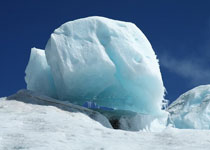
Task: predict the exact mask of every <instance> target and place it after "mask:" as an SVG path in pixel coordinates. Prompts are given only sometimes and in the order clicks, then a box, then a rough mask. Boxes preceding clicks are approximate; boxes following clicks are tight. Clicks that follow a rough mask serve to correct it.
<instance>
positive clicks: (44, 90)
mask: <svg viewBox="0 0 210 150" xmlns="http://www.w3.org/2000/svg"><path fill="white" fill-rule="evenodd" d="M25 73H26V76H25V81H26V84H27V89H29V90H32V91H36V92H39V93H41V94H45V95H48V96H51V97H54V98H56V97H57V92H56V90H55V85H54V81H53V77H52V74H51V69H50V67H49V65H48V63H47V60H46V57H45V51H44V50H41V49H37V48H32V49H31V56H30V59H29V63H28V65H27V67H26V70H25Z"/></svg>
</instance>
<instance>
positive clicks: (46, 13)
mask: <svg viewBox="0 0 210 150" xmlns="http://www.w3.org/2000/svg"><path fill="white" fill-rule="evenodd" d="M87 16H104V17H108V18H112V19H118V20H122V21H129V22H133V23H135V24H136V25H137V26H138V27H139V28H140V29H141V30H142V31H143V32H144V34H145V35H146V36H147V38H148V39H149V41H150V42H151V44H152V46H153V48H154V50H155V52H156V54H157V56H158V58H159V59H160V65H161V72H162V76H163V81H164V84H165V87H166V89H167V91H168V94H167V95H166V98H168V99H170V100H171V101H173V100H175V99H176V98H177V97H178V96H179V95H180V94H182V93H183V92H185V91H187V90H189V89H191V88H193V87H195V86H197V85H200V84H208V83H210V68H209V66H210V30H209V29H210V1H208V0H197V1H194V0H127V1H125V0H124V1H123V0H121V1H118V0H112V1H110V0H94V1H93V0H92V1H91V0H83V1H82V0H74V1H73V0H57V1H53V0H16V1H10V0H7V1H0V56H1V57H0V69H1V72H0V97H2V96H8V95H10V94H12V93H14V92H16V91H17V90H19V89H21V88H25V87H26V85H25V82H24V76H25V73H24V71H25V67H26V65H27V63H28V59H29V55H30V49H31V48H32V47H37V48H41V49H44V47H45V45H46V42H47V40H48V39H49V36H50V34H51V33H52V32H53V30H54V29H56V28H57V27H59V26H60V25H61V24H63V23H65V22H67V21H70V20H74V19H78V18H82V17H87Z"/></svg>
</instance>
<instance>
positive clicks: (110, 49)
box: [25, 17, 165, 115]
mask: <svg viewBox="0 0 210 150" xmlns="http://www.w3.org/2000/svg"><path fill="white" fill-rule="evenodd" d="M38 51H39V52H41V53H42V55H39V53H37V52H38ZM43 52H45V54H44V53H43ZM31 53H32V54H31V57H33V55H34V56H35V57H36V58H35V59H33V58H31V59H30V60H29V64H28V66H27V68H26V78H25V79H26V83H27V89H29V90H33V91H37V92H42V94H45V95H47V96H50V97H53V98H58V99H59V100H63V101H70V102H71V103H74V104H79V105H83V104H84V103H85V102H87V101H91V102H95V103H97V104H98V105H100V106H104V107H109V108H114V109H119V110H130V111H134V112H139V113H144V114H152V115H154V114H155V115H158V114H162V113H163V111H162V110H161V105H162V100H163V99H164V92H165V88H164V85H163V81H162V77H161V73H160V69H159V63H158V59H157V58H156V55H155V52H154V51H153V49H152V46H151V44H150V43H149V41H148V39H147V38H146V37H145V35H144V34H143V33H142V32H141V30H140V29H139V28H138V27H137V26H136V25H135V24H133V23H130V22H123V21H117V20H112V19H108V18H104V17H87V18H82V19H78V20H74V21H70V22H67V23H65V24H63V25H61V26H60V27H59V28H58V29H56V30H55V31H54V32H53V33H52V34H51V36H50V39H49V40H48V42H47V45H46V47H45V51H41V50H38V49H36V50H35V49H32V52H31ZM33 53H34V54H33ZM40 64H41V65H40Z"/></svg>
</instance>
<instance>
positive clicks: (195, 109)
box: [168, 85, 210, 129]
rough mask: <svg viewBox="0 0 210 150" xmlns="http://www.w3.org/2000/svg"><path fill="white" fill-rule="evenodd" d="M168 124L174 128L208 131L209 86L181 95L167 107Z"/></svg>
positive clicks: (209, 126)
mask: <svg viewBox="0 0 210 150" xmlns="http://www.w3.org/2000/svg"><path fill="white" fill-rule="evenodd" d="M168 111H169V113H170V114H171V115H170V122H171V123H172V124H174V126H175V127H176V128H182V129H183V128H184V129H189V128H190V129H210V85H201V86H198V87H196V88H194V89H192V90H190V91H188V92H186V93H184V94H182V95H181V96H180V97H179V98H178V99H177V100H176V101H174V102H173V103H172V104H171V105H170V106H169V107H168Z"/></svg>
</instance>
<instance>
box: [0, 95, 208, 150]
mask: <svg viewBox="0 0 210 150" xmlns="http://www.w3.org/2000/svg"><path fill="white" fill-rule="evenodd" d="M29 94H31V93H30V92H29V93H28V92H26V93H24V91H21V92H18V93H17V95H16V96H15V95H13V96H10V97H9V99H10V100H8V98H0V129H1V130H0V149H1V150H20V149H24V150H26V149H27V150H46V149H49V150H67V149H71V150H92V149H95V150H102V149H103V150H116V149H119V150H130V149H132V150H139V149H143V150H154V149H158V150H169V149H170V150H180V149H184V150H209V147H210V142H209V139H210V131H209V130H198V129H197V130H195V129H193V130H192V129H188V130H186V129H182V130H180V129H176V128H171V127H168V128H166V129H164V130H163V131H161V132H148V131H147V130H143V131H139V132H129V131H123V130H113V129H110V128H106V127H104V126H103V125H102V124H101V123H99V122H98V121H100V120H101V119H99V120H97V121H96V120H94V119H93V118H92V119H91V118H90V117H89V116H88V115H86V113H81V112H71V111H70V112H69V111H65V110H63V109H60V108H58V107H56V106H51V105H37V104H31V103H25V102H26V101H27V100H28V101H31V99H33V102H34V101H35V100H38V101H40V100H39V99H38V98H41V99H45V100H48V98H47V99H46V97H45V98H44V97H43V96H41V97H40V95H34V94H32V95H31V96H32V97H31V96H27V95H29ZM71 108H73V109H74V107H71ZM83 109H85V108H83ZM95 116H96V115H95Z"/></svg>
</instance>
